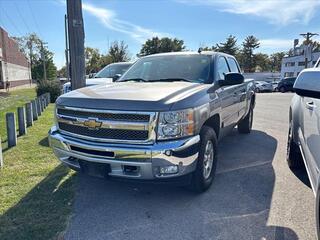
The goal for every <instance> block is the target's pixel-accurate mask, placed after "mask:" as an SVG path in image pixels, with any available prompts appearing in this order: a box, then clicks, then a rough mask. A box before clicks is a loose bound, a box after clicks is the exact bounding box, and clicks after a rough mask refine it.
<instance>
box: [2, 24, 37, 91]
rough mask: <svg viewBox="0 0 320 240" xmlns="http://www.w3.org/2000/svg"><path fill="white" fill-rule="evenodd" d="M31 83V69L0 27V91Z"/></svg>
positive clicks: (16, 45) (12, 41) (15, 44)
mask: <svg viewBox="0 0 320 240" xmlns="http://www.w3.org/2000/svg"><path fill="white" fill-rule="evenodd" d="M8 83H9V86H10V87H17V86H21V85H25V84H30V83H31V69H30V64H29V62H28V59H27V58H26V56H25V55H24V54H23V53H22V52H21V51H20V50H19V46H18V44H17V43H16V41H14V40H13V39H12V38H10V37H9V36H8V33H7V32H6V31H5V30H4V29H3V28H1V27H0V89H3V88H5V87H6V85H7V84H8Z"/></svg>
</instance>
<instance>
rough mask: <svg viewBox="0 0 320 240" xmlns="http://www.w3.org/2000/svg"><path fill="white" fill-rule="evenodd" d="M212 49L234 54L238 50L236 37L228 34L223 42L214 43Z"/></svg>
mask: <svg viewBox="0 0 320 240" xmlns="http://www.w3.org/2000/svg"><path fill="white" fill-rule="evenodd" d="M214 50H215V51H217V52H223V53H227V54H230V55H233V56H235V55H236V54H237V53H238V50H239V49H238V46H237V38H236V37H235V36H232V35H229V37H227V39H226V41H225V42H223V43H220V44H216V47H215V48H214Z"/></svg>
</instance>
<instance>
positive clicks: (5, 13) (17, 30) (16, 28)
mask: <svg viewBox="0 0 320 240" xmlns="http://www.w3.org/2000/svg"><path fill="white" fill-rule="evenodd" d="M2 10H3V13H4V15H5V16H6V17H7V19H8V20H9V22H10V24H11V25H12V26H13V28H14V29H15V31H16V32H17V33H18V34H19V35H20V36H23V34H21V32H20V30H19V28H18V27H17V25H16V24H15V23H14V22H13V21H12V19H11V18H10V17H9V15H8V14H7V12H6V11H5V8H3V7H2Z"/></svg>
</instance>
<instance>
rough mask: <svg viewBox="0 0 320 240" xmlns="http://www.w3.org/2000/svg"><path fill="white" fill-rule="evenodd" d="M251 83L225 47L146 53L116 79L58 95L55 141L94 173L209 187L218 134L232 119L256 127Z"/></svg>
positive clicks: (74, 164) (65, 157)
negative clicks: (212, 49) (223, 48)
mask: <svg viewBox="0 0 320 240" xmlns="http://www.w3.org/2000/svg"><path fill="white" fill-rule="evenodd" d="M254 89H255V86H254V81H253V80H246V81H245V80H244V78H243V75H242V74H241V73H240V68H239V65H238V63H237V61H236V59H235V58H234V57H233V56H230V55H227V54H223V53H218V52H200V53H198V52H180V53H165V54H155V55H150V56H146V57H143V58H141V59H139V60H138V61H137V62H136V63H135V64H134V65H133V66H131V67H130V68H129V70H128V71H127V72H126V73H125V74H124V75H123V76H122V77H121V78H120V79H119V80H118V81H117V82H114V83H109V84H104V85H98V86H92V87H87V88H82V89H78V90H75V91H72V92H69V93H67V94H64V95H62V96H60V97H59V98H58V99H57V101H56V110H55V119H56V120H55V121H56V122H55V126H54V127H52V128H51V130H50V132H49V141H50V145H51V147H52V148H53V151H54V153H55V155H56V156H57V157H58V159H59V160H60V161H61V162H63V163H64V164H66V165H68V166H69V167H70V168H72V169H75V170H81V171H83V172H85V173H87V174H90V175H95V176H103V177H107V178H118V179H119V178H122V179H132V180H134V179H135V180H143V181H156V182H179V183H181V182H182V183H183V184H189V185H190V186H191V187H192V188H193V189H195V190H197V191H199V192H201V191H205V190H206V189H208V187H209V186H210V185H211V183H212V181H213V178H214V175H215V170H216V164H217V144H218V141H219V140H220V139H221V138H222V137H223V136H225V135H226V134H227V133H228V132H230V130H232V129H233V128H234V127H235V126H238V131H239V132H240V133H250V131H251V127H252V120H253V108H254V105H255V92H254Z"/></svg>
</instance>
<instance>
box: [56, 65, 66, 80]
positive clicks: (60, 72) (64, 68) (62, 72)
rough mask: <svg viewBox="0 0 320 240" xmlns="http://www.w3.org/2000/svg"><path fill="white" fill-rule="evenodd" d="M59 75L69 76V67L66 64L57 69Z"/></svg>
mask: <svg viewBox="0 0 320 240" xmlns="http://www.w3.org/2000/svg"><path fill="white" fill-rule="evenodd" d="M57 75H58V77H64V78H66V77H67V68H66V66H63V67H61V68H60V69H59V70H58V71H57Z"/></svg>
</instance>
